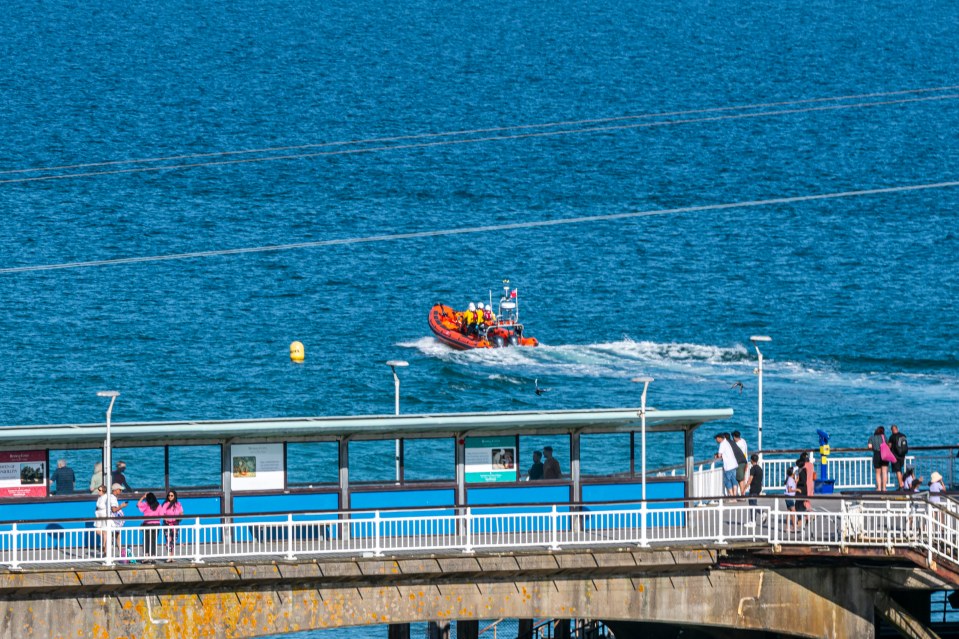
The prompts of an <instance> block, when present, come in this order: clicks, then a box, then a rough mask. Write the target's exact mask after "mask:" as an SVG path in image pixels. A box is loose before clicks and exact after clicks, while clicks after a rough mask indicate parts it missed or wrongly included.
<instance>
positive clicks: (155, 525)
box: [137, 493, 163, 564]
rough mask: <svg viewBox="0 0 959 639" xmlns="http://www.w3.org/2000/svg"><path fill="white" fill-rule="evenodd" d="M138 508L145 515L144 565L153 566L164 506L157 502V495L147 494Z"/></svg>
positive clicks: (140, 501) (138, 503) (139, 502)
mask: <svg viewBox="0 0 959 639" xmlns="http://www.w3.org/2000/svg"><path fill="white" fill-rule="evenodd" d="M137 508H139V509H140V512H141V513H143V516H144V517H149V519H144V520H143V526H144V527H145V528H146V530H144V531H143V556H144V559H143V563H145V564H152V563H153V560H154V558H155V557H156V556H157V537H158V536H159V535H160V517H161V516H162V515H163V506H162V504H160V502H159V501H158V500H157V498H156V495H154V494H153V493H147V494H146V495H143V496H142V497H140V499H139V501H137Z"/></svg>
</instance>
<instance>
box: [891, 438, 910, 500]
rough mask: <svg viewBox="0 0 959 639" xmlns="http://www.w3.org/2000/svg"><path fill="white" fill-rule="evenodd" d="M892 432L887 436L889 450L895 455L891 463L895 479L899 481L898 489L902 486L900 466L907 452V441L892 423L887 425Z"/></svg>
mask: <svg viewBox="0 0 959 639" xmlns="http://www.w3.org/2000/svg"><path fill="white" fill-rule="evenodd" d="M889 429H890V430H891V431H892V434H891V435H890V436H889V450H891V451H892V454H893V455H895V456H896V461H894V462H893V463H892V472H894V473H896V479H897V480H898V481H899V490H903V487H902V467H903V464H904V463H905V461H906V455H907V454H909V442H908V441H906V436H905V435H904V434H902V433H900V432H899V427H898V426H896V425H895V424H893V425H892V426H890V427H889Z"/></svg>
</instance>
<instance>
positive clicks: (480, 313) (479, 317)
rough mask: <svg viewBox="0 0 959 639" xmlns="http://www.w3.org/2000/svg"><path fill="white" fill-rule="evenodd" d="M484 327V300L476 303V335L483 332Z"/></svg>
mask: <svg viewBox="0 0 959 639" xmlns="http://www.w3.org/2000/svg"><path fill="white" fill-rule="evenodd" d="M484 328H486V308H485V307H484V306H483V302H480V303H478V304H477V305H476V335H477V336H479V335H480V334H481V333H483V329H484Z"/></svg>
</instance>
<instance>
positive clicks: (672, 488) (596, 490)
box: [583, 481, 685, 508]
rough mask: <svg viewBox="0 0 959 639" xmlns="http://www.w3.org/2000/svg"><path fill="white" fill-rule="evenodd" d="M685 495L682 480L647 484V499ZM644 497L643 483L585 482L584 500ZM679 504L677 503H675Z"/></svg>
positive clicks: (597, 500)
mask: <svg viewBox="0 0 959 639" xmlns="http://www.w3.org/2000/svg"><path fill="white" fill-rule="evenodd" d="M683 497H685V489H684V483H683V482H681V481H676V482H673V481H670V482H659V481H657V482H649V483H647V484H646V498H647V499H682V498H683ZM642 498H643V485H642V484H613V483H610V484H585V485H584V486H583V501H584V502H604V501H626V500H631V499H635V500H640V499H642ZM673 505H677V504H673ZM649 507H650V508H656V507H662V504H650V505H649Z"/></svg>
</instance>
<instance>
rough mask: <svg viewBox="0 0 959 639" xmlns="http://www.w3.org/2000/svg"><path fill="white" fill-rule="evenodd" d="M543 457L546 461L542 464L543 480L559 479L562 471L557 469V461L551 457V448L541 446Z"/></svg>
mask: <svg viewBox="0 0 959 639" xmlns="http://www.w3.org/2000/svg"><path fill="white" fill-rule="evenodd" d="M543 455H545V457H546V461H544V462H543V479H560V478H562V476H563V471H562V470H561V469H560V467H559V461H558V460H557V459H556V458H555V457H553V447H552V446H543Z"/></svg>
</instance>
